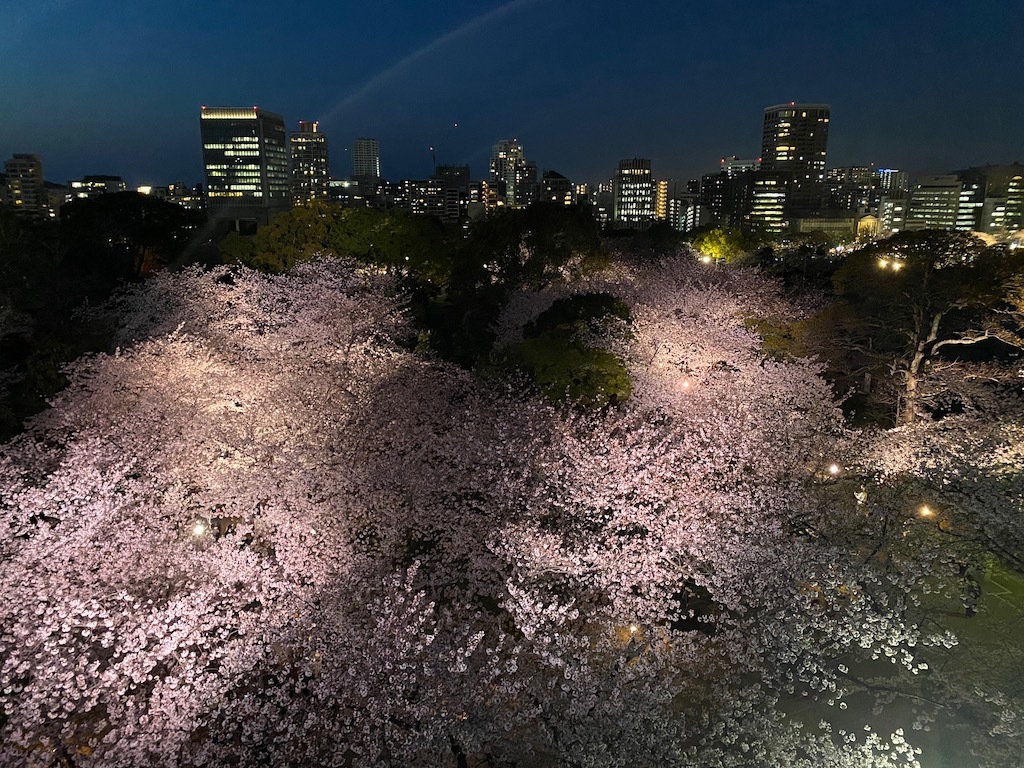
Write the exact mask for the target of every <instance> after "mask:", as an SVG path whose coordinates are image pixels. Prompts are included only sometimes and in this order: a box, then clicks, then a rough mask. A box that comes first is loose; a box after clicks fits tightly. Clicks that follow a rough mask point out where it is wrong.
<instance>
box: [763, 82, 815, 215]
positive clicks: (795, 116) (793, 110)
mask: <svg viewBox="0 0 1024 768" xmlns="http://www.w3.org/2000/svg"><path fill="white" fill-rule="evenodd" d="M830 113H831V108H830V107H829V105H828V104H797V103H796V102H792V101H791V102H790V103H788V104H776V105H774V106H771V107H766V108H765V110H764V131H763V133H762V135H761V168H762V169H763V170H765V171H774V172H780V173H786V174H789V177H790V179H791V182H790V185H791V186H790V190H789V205H790V206H791V207H793V208H798V209H800V208H819V207H821V203H822V198H823V197H824V181H825V150H826V146H827V144H828V124H829V115H830Z"/></svg>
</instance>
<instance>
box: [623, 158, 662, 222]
mask: <svg viewBox="0 0 1024 768" xmlns="http://www.w3.org/2000/svg"><path fill="white" fill-rule="evenodd" d="M614 194H615V213H614V222H615V226H618V227H625V228H629V229H646V228H647V227H648V226H650V225H651V222H652V221H654V182H653V180H652V179H651V161H650V160H647V159H645V158H642V157H634V158H631V159H629V160H620V161H619V168H618V170H617V171H616V172H615V186H614Z"/></svg>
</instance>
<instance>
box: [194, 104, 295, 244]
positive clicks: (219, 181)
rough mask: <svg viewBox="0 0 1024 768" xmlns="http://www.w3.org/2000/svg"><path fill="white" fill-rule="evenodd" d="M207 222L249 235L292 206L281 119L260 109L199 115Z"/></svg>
mask: <svg viewBox="0 0 1024 768" xmlns="http://www.w3.org/2000/svg"><path fill="white" fill-rule="evenodd" d="M199 132H200V135H201V136H202V140H203V166H204V168H205V170H206V194H207V199H208V210H209V216H210V220H211V221H215V222H218V223H220V225H221V226H228V227H230V228H233V229H236V230H237V231H239V232H243V233H251V232H254V231H255V229H256V227H257V226H258V225H261V224H266V223H268V222H269V221H270V219H271V218H272V217H273V216H274V215H275V214H276V213H279V212H281V211H286V210H288V208H289V207H290V205H291V189H290V186H291V185H290V183H289V174H288V149H287V146H286V141H285V128H284V120H283V119H282V118H281V116H280V115H277V114H274V113H273V112H267V111H266V110H263V109H260V108H259V107H203V108H202V109H201V110H200V114H199Z"/></svg>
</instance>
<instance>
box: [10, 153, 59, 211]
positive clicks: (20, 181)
mask: <svg viewBox="0 0 1024 768" xmlns="http://www.w3.org/2000/svg"><path fill="white" fill-rule="evenodd" d="M0 200H2V201H3V202H5V203H7V205H10V206H11V207H12V208H14V210H15V211H16V212H17V213H19V214H21V215H23V216H34V217H45V216H48V215H49V196H48V194H47V191H46V186H45V183H44V182H43V163H42V161H41V160H40V159H39V158H38V157H37V156H36V155H23V154H17V155H14V156H13V157H11V159H10V160H5V161H4V184H3V185H2V188H0Z"/></svg>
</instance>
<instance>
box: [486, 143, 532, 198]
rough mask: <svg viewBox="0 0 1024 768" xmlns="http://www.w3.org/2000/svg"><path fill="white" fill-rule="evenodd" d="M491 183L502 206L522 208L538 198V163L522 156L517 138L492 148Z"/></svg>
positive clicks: (521, 149)
mask: <svg viewBox="0 0 1024 768" xmlns="http://www.w3.org/2000/svg"><path fill="white" fill-rule="evenodd" d="M490 182H491V186H493V187H494V188H496V189H497V191H498V199H499V200H500V201H502V202H503V203H504V204H505V205H508V206H513V207H522V206H525V205H529V204H530V203H532V202H534V201H535V200H536V199H537V164H536V163H532V162H530V161H528V160H527V159H526V158H525V156H524V154H523V148H522V146H521V145H520V144H519V140H518V139H503V140H502V141H499V142H498V143H497V144H495V145H494V146H493V147H492V148H491V162H490Z"/></svg>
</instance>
